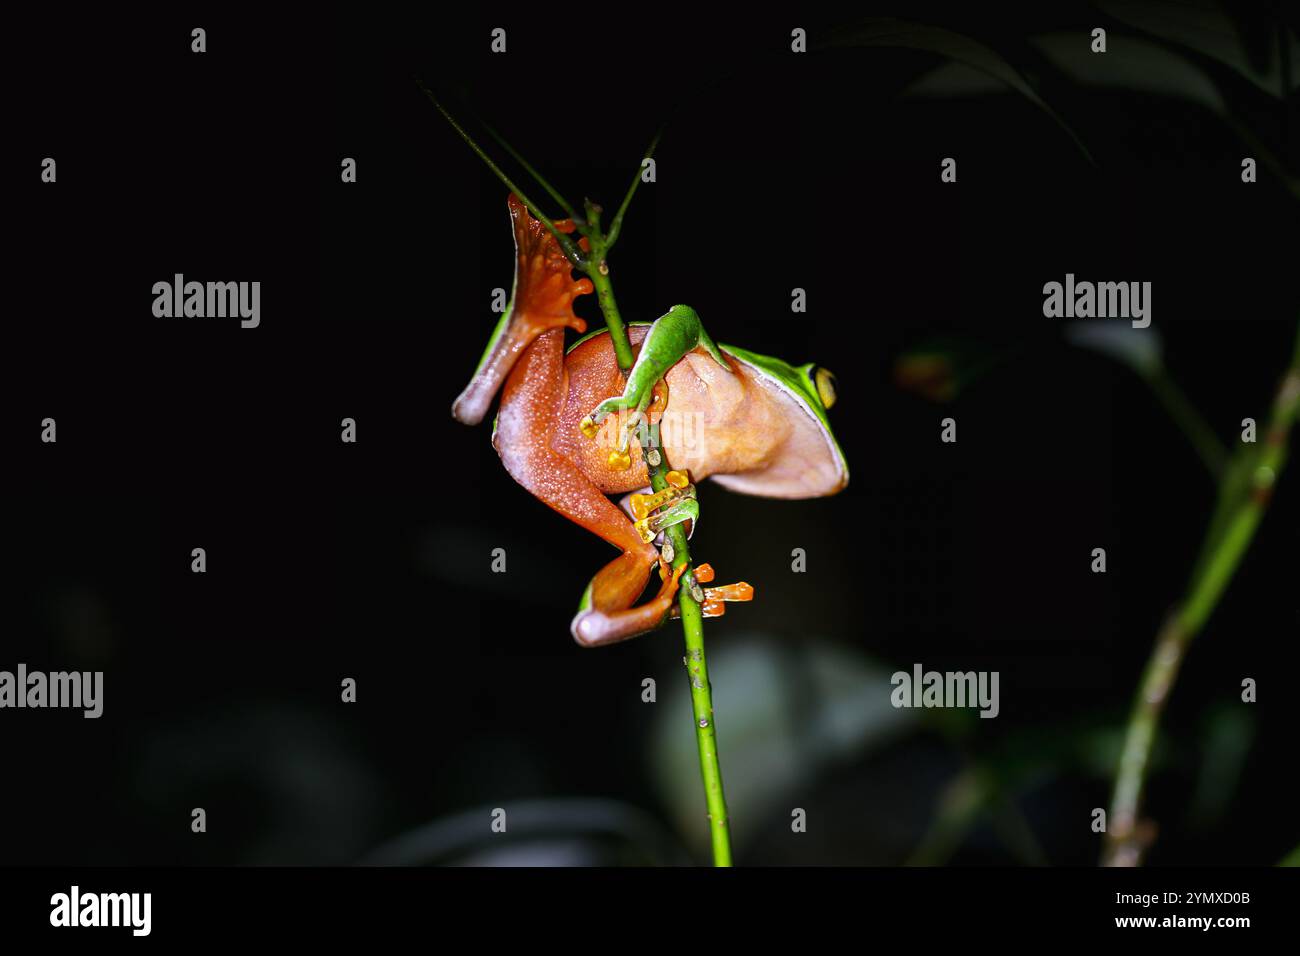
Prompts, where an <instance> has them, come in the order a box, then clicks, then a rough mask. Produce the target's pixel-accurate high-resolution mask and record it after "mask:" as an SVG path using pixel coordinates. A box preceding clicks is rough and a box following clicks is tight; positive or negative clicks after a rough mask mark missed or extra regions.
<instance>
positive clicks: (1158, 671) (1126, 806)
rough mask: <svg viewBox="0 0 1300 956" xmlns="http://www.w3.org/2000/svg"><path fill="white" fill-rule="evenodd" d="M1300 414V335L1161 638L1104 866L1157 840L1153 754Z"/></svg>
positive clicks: (1116, 798) (1140, 699) (1127, 744)
mask: <svg viewBox="0 0 1300 956" xmlns="http://www.w3.org/2000/svg"><path fill="white" fill-rule="evenodd" d="M1297 412H1300V329H1298V330H1297V335H1296V342H1295V348H1294V350H1293V353H1292V356H1291V365H1290V367H1289V368H1288V369H1287V371H1286V373H1285V374H1284V375H1283V376H1282V383H1281V385H1280V386H1279V387H1278V391H1277V396H1276V397H1275V398H1274V400H1273V409H1272V412H1271V414H1270V416H1269V422H1268V426H1267V429H1266V430H1265V432H1264V436H1263V442H1262V446H1261V447H1258V448H1257V447H1256V446H1255V445H1251V444H1243V445H1242V447H1241V449H1240V450H1239V451H1238V452H1237V453H1236V458H1237V459H1239V460H1241V461H1242V462H1245V463H1246V464H1247V465H1248V466H1249V481H1248V483H1247V485H1246V487H1245V489H1244V493H1241V494H1237V493H1236V491H1235V489H1234V487H1233V485H1232V482H1231V481H1230V480H1229V479H1230V478H1231V475H1232V474H1233V473H1234V470H1235V469H1232V468H1229V469H1227V470H1225V472H1224V473H1223V476H1222V477H1221V478H1220V492H1219V495H1220V507H1221V508H1223V507H1224V506H1226V507H1227V511H1226V512H1225V513H1224V517H1223V519H1222V523H1221V530H1216V526H1219V524H1220V523H1219V521H1218V520H1217V519H1216V521H1214V522H1212V523H1211V528H1210V530H1209V532H1208V534H1209V535H1210V536H1212V538H1213V540H1209V539H1207V545H1208V546H1209V547H1210V548H1211V550H1209V551H1208V552H1207V553H1206V556H1205V560H1204V561H1202V562H1200V563H1198V566H1197V568H1196V570H1194V571H1193V573H1192V579H1191V581H1190V582H1189V584H1188V587H1187V590H1186V592H1185V594H1184V596H1183V599H1182V600H1181V601H1180V602H1179V604H1178V606H1177V607H1175V609H1174V610H1173V611H1172V612H1171V613H1170V615H1169V617H1168V618H1167V619H1166V620H1165V623H1164V624H1163V625H1162V626H1161V628H1160V633H1159V634H1158V635H1157V636H1156V643H1155V649H1154V650H1153V651H1152V654H1151V657H1150V659H1149V660H1148V661H1147V665H1146V668H1145V670H1144V671H1143V674H1142V680H1141V682H1140V684H1139V687H1138V694H1137V698H1136V700H1135V701H1134V703H1133V710H1132V713H1131V715H1130V717H1129V723H1128V731H1127V733H1126V735H1125V739H1124V747H1123V750H1122V751H1121V753H1120V760H1119V767H1118V770H1117V772H1116V776H1115V789H1114V793H1113V794H1112V797H1111V806H1110V813H1109V815H1108V819H1107V826H1106V838H1105V846H1104V848H1103V851H1102V863H1103V864H1104V865H1106V866H1136V865H1138V864H1139V863H1140V862H1141V860H1142V854H1143V852H1144V851H1145V850H1146V847H1147V844H1148V843H1149V842H1150V839H1151V835H1150V833H1149V828H1143V827H1140V826H1139V820H1138V815H1139V812H1140V810H1141V806H1142V794H1143V789H1144V785H1145V782H1146V775H1147V769H1148V767H1149V765H1150V761H1151V750H1152V747H1153V746H1154V743H1155V737H1156V731H1157V729H1158V728H1159V724H1160V716H1161V714H1162V713H1163V712H1164V709H1165V704H1166V703H1167V701H1168V699H1169V695H1170V693H1171V692H1172V690H1173V686H1174V682H1175V680H1177V677H1178V669H1179V667H1180V666H1181V665H1182V662H1183V658H1184V657H1185V656H1186V654H1187V648H1188V646H1189V645H1190V644H1191V641H1192V638H1194V637H1195V636H1196V635H1197V634H1198V633H1199V632H1200V631H1201V629H1202V628H1203V627H1204V626H1205V623H1206V621H1208V620H1209V618H1210V615H1211V614H1212V613H1213V612H1214V609H1215V607H1216V606H1217V605H1218V603H1219V599H1220V598H1221V597H1222V596H1223V592H1224V591H1225V590H1226V589H1227V587H1228V584H1229V583H1230V582H1231V581H1232V577H1233V575H1234V574H1235V573H1236V571H1237V568H1238V567H1239V566H1240V564H1241V560H1242V558H1243V557H1244V556H1245V554H1246V551H1247V549H1248V548H1249V547H1250V543H1251V540H1252V539H1253V538H1254V536H1255V531H1256V529H1257V528H1258V527H1259V523H1260V520H1261V519H1262V518H1263V516H1264V509H1265V507H1266V506H1267V505H1268V500H1269V497H1270V495H1271V494H1272V490H1273V487H1274V485H1275V484H1276V483H1277V479H1278V476H1279V475H1280V474H1281V472H1282V466H1283V465H1284V464H1285V462H1286V455H1287V438H1288V435H1289V433H1290V431H1291V426H1292V425H1293V424H1294V423H1295V419H1296V415H1297Z"/></svg>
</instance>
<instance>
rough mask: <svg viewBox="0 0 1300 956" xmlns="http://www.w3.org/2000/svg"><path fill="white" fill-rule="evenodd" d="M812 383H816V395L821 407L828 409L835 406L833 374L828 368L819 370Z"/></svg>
mask: <svg viewBox="0 0 1300 956" xmlns="http://www.w3.org/2000/svg"><path fill="white" fill-rule="evenodd" d="M813 381H814V382H816V383H817V394H818V395H819V396H820V397H821V400H822V406H823V407H825V408H830V407H831V406H832V405H834V404H835V374H834V373H833V372H832V371H831V370H830V369H828V368H819V369H817V371H816V373H815V374H814V376H813Z"/></svg>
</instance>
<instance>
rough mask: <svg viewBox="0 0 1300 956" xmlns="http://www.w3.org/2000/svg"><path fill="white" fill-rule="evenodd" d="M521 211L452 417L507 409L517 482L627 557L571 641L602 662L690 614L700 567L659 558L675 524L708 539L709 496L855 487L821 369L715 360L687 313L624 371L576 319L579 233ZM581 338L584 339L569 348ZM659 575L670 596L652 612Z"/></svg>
mask: <svg viewBox="0 0 1300 956" xmlns="http://www.w3.org/2000/svg"><path fill="white" fill-rule="evenodd" d="M507 205H508V211H509V215H510V220H511V225H512V229H513V232H514V240H515V263H514V281H513V286H512V291H511V296H510V299H509V300H508V302H507V305H506V308H505V311H504V312H503V313H502V315H501V318H500V320H499V321H498V323H497V326H496V328H495V330H494V331H493V334H492V336H491V338H490V339H489V341H488V345H487V347H486V348H485V349H484V352H483V355H482V358H481V359H480V361H479V364H478V367H477V369H476V370H475V372H474V375H473V377H472V378H471V379H470V382H469V384H468V385H467V386H466V387H465V389H464V390H463V391H462V392H461V393H460V394H459V395H458V396H457V398H456V399H455V401H454V402H453V404H452V415H453V417H455V418H456V419H457V420H458V421H460V422H462V423H464V424H466V425H478V424H480V423H481V422H482V421H483V420H484V418H485V417H486V416H487V413H488V411H489V410H490V408H491V404H492V402H493V400H494V399H495V397H496V396H497V394H498V393H500V403H499V406H498V409H497V414H496V417H495V419H494V421H493V424H492V436H491V442H492V446H493V448H494V449H495V450H496V452H497V455H498V456H499V457H500V459H501V463H502V464H503V465H504V467H505V469H506V471H507V472H508V473H509V474H510V476H511V477H512V478H513V479H514V480H515V481H516V482H518V483H519V484H520V485H521V486H522V487H523V488H524V489H525V490H527V491H528V492H529V493H530V494H532V495H533V496H534V497H535V498H537V499H538V500H540V501H541V502H543V503H544V504H546V505H547V506H549V507H550V508H552V509H553V510H555V511H557V512H559V513H560V514H561V515H563V516H564V517H566V518H568V519H569V520H570V521H573V522H575V523H576V524H578V525H580V526H581V527H583V528H585V529H586V530H588V531H590V532H592V533H593V534H596V535H598V536H599V537H601V538H603V539H604V540H605V541H607V542H608V543H609V544H611V545H613V546H614V548H616V549H617V550H618V552H619V553H618V556H617V557H615V558H614V559H613V560H611V561H610V562H609V563H608V564H606V565H605V566H604V567H602V568H601V569H600V570H599V571H597V572H596V574H595V576H594V577H592V578H591V580H590V582H589V583H588V584H587V587H586V589H585V590H584V592H583V594H582V598H581V600H580V601H579V606H578V610H577V612H576V614H575V615H574V617H573V619H572V622H571V625H570V631H571V634H572V636H573V639H574V640H575V641H576V642H577V644H578V645H580V646H582V647H603V646H607V645H610V644H615V643H618V642H621V641H625V640H628V639H630V638H633V637H637V636H639V635H643V634H647V633H650V632H652V631H654V630H656V629H658V628H659V627H661V626H662V625H663V624H664V623H665V622H666V621H668V620H669V619H670V618H671V617H674V616H677V615H678V614H679V613H680V610H679V608H678V606H677V602H676V601H675V600H674V598H675V596H676V594H677V590H678V588H679V587H681V586H682V582H681V576H682V573H683V571H684V570H685V565H682V566H681V567H678V568H676V569H674V568H673V567H672V561H671V555H670V556H669V557H667V558H666V557H665V556H664V554H663V553H662V552H661V550H660V548H659V547H657V545H658V544H660V543H665V542H666V539H665V536H664V531H665V530H666V529H667V528H669V527H672V526H673V525H676V524H683V525H684V526H685V527H684V529H683V530H685V531H686V532H687V534H688V535H690V534H693V532H694V529H695V526H696V524H697V523H698V521H699V507H698V499H697V492H696V486H697V485H698V483H700V482H702V481H705V480H710V481H712V482H714V483H716V484H718V485H720V486H722V487H723V488H726V489H728V490H730V491H733V492H738V493H741V494H746V495H755V496H760V497H766V498H776V499H804V498H818V497H824V496H828V495H833V494H836V493H838V492H840V491H842V490H843V489H844V488H845V487H846V486H847V484H848V480H849V471H848V465H847V462H846V461H845V457H844V453H843V451H842V449H841V448H840V445H839V443H838V442H837V441H836V439H835V436H834V434H833V432H832V431H831V426H830V420H829V417H828V414H827V413H828V411H829V409H830V408H831V406H832V405H834V404H835V399H836V393H835V377H834V375H833V374H832V373H831V372H829V371H828V370H827V369H825V368H824V367H821V366H818V365H815V364H813V363H808V364H804V365H800V366H795V365H791V364H790V363H788V362H785V361H783V360H781V359H777V358H772V357H770V356H766V355H760V354H758V353H755V352H751V351H748V350H746V349H743V348H739V347H736V346H731V345H726V344H722V345H719V344H716V343H715V342H714V341H713V339H712V338H711V336H710V335H709V334H708V333H707V332H706V331H705V329H704V326H703V324H702V322H701V320H700V317H699V315H698V313H697V312H696V311H695V310H694V309H693V308H691V307H689V306H686V305H675V306H673V307H672V308H670V309H669V310H668V311H667V312H666V313H664V314H663V315H662V316H660V317H659V318H658V319H655V320H654V321H653V322H631V323H628V326H627V336H628V339H629V341H630V343H631V345H632V349H633V355H634V357H635V358H634V362H633V364H632V366H631V368H630V369H628V370H627V371H624V370H623V369H621V368H620V367H619V364H618V361H617V357H616V353H615V348H614V344H613V342H612V341H611V338H610V333H609V331H608V330H607V329H602V330H597V331H594V332H591V333H588V332H587V327H586V323H585V322H584V321H583V319H581V318H580V317H579V316H578V315H577V314H576V313H575V312H574V304H575V302H576V301H577V300H578V299H579V297H581V296H583V295H588V294H590V293H591V292H592V291H593V285H592V282H591V280H590V279H588V278H586V277H581V278H575V277H574V274H573V271H572V270H573V263H572V262H571V261H570V259H569V258H568V257H567V256H566V255H565V252H564V250H563V249H562V248H561V247H560V245H559V243H558V241H557V236H556V234H557V233H558V234H567V233H571V232H572V231H573V229H574V228H575V225H574V223H573V221H572V220H571V219H567V220H565V219H562V220H556V221H555V222H554V223H552V224H551V225H552V226H553V227H554V231H552V230H551V229H548V228H545V227H544V225H543V223H542V222H540V221H539V220H537V219H535V218H533V216H532V215H531V214H530V213H529V210H528V208H527V206H526V204H525V203H524V202H522V201H521V200H520V199H519V197H518V196H516V195H515V194H514V193H511V194H510V195H509V197H508V199H507ZM586 243H587V240H586V238H585V237H584V238H583V239H582V240H581V241H580V243H579V246H581V247H583V248H584V249H585V248H586ZM569 329H572V330H573V331H574V332H576V333H578V334H579V336H580V337H579V338H577V339H576V340H575V341H573V342H572V343H571V344H569V345H566V339H565V333H566V330H569ZM642 429H649V430H651V431H650V433H651V434H656V435H657V436H658V437H659V441H658V444H657V445H656V446H653V447H649V448H648V450H643V448H642V444H641V442H640V441H638V440H636V436H637V435H639V434H642V431H641V430H642ZM646 454H650V455H662V456H663V458H664V461H665V463H666V465H667V466H668V467H670V469H671V470H669V471H668V472H667V475H666V478H667V485H666V487H665V488H664V489H663V490H662V491H659V492H652V489H651V482H650V478H649V470H648V463H647V461H646V460H645V457H644V456H645V455H646ZM651 463H652V464H654V465H655V466H656V467H657V466H658V465H659V462H658V461H653V462H651ZM615 496H622V497H621V500H620V503H619V504H615V503H614V501H613V500H611V499H612V498H613V497H615ZM665 549H666V550H670V549H671V544H666V543H665ZM656 567H657V568H658V570H659V576H660V587H659V588H658V590H657V592H656V593H655V596H654V597H652V598H650V599H649V600H646V601H643V602H641V603H639V604H638V603H637V602H638V600H639V599H640V598H641V597H642V595H643V593H644V592H645V590H646V587H647V584H648V583H649V581H650V576H651V574H652V573H653V572H654V570H655V569H656ZM693 574H694V579H695V582H697V583H698V584H700V585H705V584H712V583H713V581H714V577H715V574H714V570H713V568H712V566H711V565H709V564H699V565H697V566H696V567H695V569H694V572H693ZM701 590H702V591H703V601H702V602H701V610H702V612H703V616H704V617H718V616H721V615H722V614H724V613H725V611H726V605H727V604H728V603H734V602H745V601H750V600H752V599H753V594H754V589H753V587H752V586H751V585H750V584H748V583H747V582H745V581H739V582H737V583H735V584H729V585H719V586H714V587H705V588H702V589H701Z"/></svg>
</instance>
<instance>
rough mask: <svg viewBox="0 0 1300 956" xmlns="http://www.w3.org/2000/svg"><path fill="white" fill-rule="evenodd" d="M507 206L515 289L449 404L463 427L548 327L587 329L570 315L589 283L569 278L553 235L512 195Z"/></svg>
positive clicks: (564, 228) (566, 227)
mask: <svg viewBox="0 0 1300 956" xmlns="http://www.w3.org/2000/svg"><path fill="white" fill-rule="evenodd" d="M509 207H510V218H511V221H512V224H513V226H514V233H515V281H514V287H513V288H514V291H513V294H512V298H511V301H510V304H509V307H508V308H507V310H506V312H505V314H504V315H502V316H501V321H500V322H498V323H497V327H496V330H495V331H494V332H493V333H492V338H491V340H490V341H489V342H488V347H487V349H486V350H485V351H484V352H483V358H482V359H481V360H480V361H479V366H478V369H477V370H476V371H475V372H474V377H473V378H472V379H471V380H470V383H469V385H467V386H466V387H465V390H464V391H463V392H461V393H460V396H459V397H457V399H456V402H455V404H453V405H452V414H453V415H454V416H455V417H456V418H457V419H458V420H459V421H462V422H464V423H465V424H467V425H477V424H478V423H479V422H481V421H482V420H483V417H484V416H485V415H486V414H487V410H488V407H489V406H490V405H491V403H492V398H493V396H495V395H496V393H497V391H498V390H499V389H500V388H501V387H502V385H503V384H504V383H505V381H506V378H507V377H508V376H509V374H510V372H511V370H512V369H513V368H514V366H515V365H516V363H517V362H518V361H519V359H520V357H521V356H522V355H523V353H524V352H525V351H526V350H527V348H528V346H529V345H530V344H531V343H532V342H534V341H535V340H536V339H537V338H538V337H539V336H541V335H543V334H544V333H546V332H548V331H550V330H551V329H559V328H570V329H574V330H576V331H578V332H585V331H586V330H587V324H586V323H585V322H583V321H582V319H580V318H578V317H577V316H576V315H575V314H574V312H573V300H574V299H575V298H576V297H577V296H580V295H587V294H588V293H590V292H591V291H592V284H591V280H590V279H587V278H581V279H574V278H573V266H572V264H571V263H570V262H569V260H568V259H566V258H565V256H564V252H563V250H562V249H561V248H560V244H559V243H558V242H557V241H556V239H555V236H553V235H552V234H551V233H550V232H549V231H548V230H547V229H546V227H545V226H544V225H543V224H542V223H541V222H539V221H538V220H536V219H534V218H533V217H532V216H530V215H529V214H528V210H527V208H526V207H525V206H524V204H523V203H522V202H521V201H520V200H519V199H518V198H517V197H516V196H515V195H514V194H513V193H512V194H511V195H510V198H509ZM552 225H553V226H555V228H556V230H557V231H559V232H561V233H570V232H572V231H573V229H574V225H573V223H572V222H570V221H569V220H559V221H557V222H554V223H552ZM583 242H584V243H585V242H586V239H585V238H584V239H583Z"/></svg>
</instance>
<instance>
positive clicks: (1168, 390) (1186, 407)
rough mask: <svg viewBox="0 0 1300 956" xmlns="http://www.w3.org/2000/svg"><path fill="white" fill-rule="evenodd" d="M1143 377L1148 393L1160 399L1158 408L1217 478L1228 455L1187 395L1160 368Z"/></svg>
mask: <svg viewBox="0 0 1300 956" xmlns="http://www.w3.org/2000/svg"><path fill="white" fill-rule="evenodd" d="M1143 377H1144V378H1145V379H1146V382H1147V384H1148V385H1150V386H1151V390H1152V391H1153V392H1155V393H1156V398H1158V399H1160V404H1162V405H1164V407H1165V410H1166V411H1167V412H1169V414H1170V416H1172V417H1173V419H1174V422H1175V423H1177V425H1178V427H1179V428H1181V429H1182V430H1183V434H1184V435H1186V436H1187V439H1188V440H1189V441H1190V442H1191V443H1192V447H1193V448H1195V449H1196V453H1197V454H1198V455H1200V456H1201V461H1203V462H1205V467H1206V468H1208V469H1209V471H1210V476H1211V477H1212V478H1216V479H1217V478H1219V477H1221V476H1222V475H1223V469H1224V466H1225V465H1226V464H1227V460H1228V452H1227V450H1226V449H1225V448H1224V447H1223V443H1222V442H1221V441H1219V436H1218V435H1216V434H1214V429H1212V428H1211V427H1210V426H1209V425H1208V424H1206V421H1205V419H1204V418H1202V417H1201V414H1200V412H1198V411H1197V410H1196V407H1195V406H1194V405H1193V404H1192V403H1191V401H1190V400H1189V399H1188V398H1187V395H1186V394H1185V393H1184V392H1183V390H1182V389H1181V388H1179V387H1178V386H1177V385H1176V384H1175V383H1174V380H1173V379H1172V378H1170V377H1169V373H1168V372H1166V371H1165V370H1164V369H1163V368H1159V369H1157V370H1156V371H1154V372H1152V373H1151V374H1149V375H1145V376H1143Z"/></svg>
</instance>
